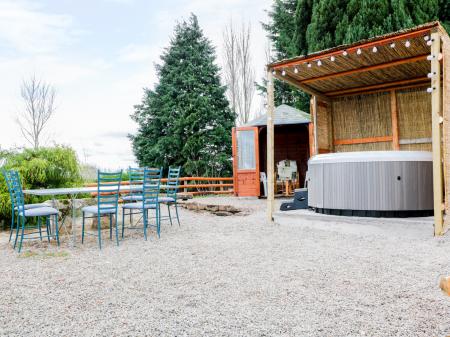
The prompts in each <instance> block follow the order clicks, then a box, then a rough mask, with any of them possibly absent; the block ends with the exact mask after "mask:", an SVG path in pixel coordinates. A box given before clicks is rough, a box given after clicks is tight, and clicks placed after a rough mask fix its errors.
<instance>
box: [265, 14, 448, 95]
mask: <svg viewBox="0 0 450 337" xmlns="http://www.w3.org/2000/svg"><path fill="white" fill-rule="evenodd" d="M436 31H440V32H442V33H444V34H446V33H445V30H444V29H443V28H442V26H441V25H440V23H439V22H431V23H427V24H424V25H421V26H417V27H414V28H411V29H407V30H403V31H399V32H395V33H391V34H387V35H383V36H378V37H374V38H371V39H368V40H364V41H359V42H357V43H353V44H350V45H343V46H339V47H336V48H332V49H328V50H323V51H320V52H317V53H313V54H310V55H307V56H300V57H295V58H292V59H287V60H282V61H279V62H274V63H272V64H270V65H268V69H269V70H270V71H272V72H273V74H274V76H275V77H276V78H278V79H280V80H282V81H285V82H288V83H291V84H293V85H296V86H298V87H300V88H301V89H303V90H304V91H306V92H309V93H311V94H318V95H323V96H328V97H337V96H342V95H346V94H351V93H362V92H365V91H369V90H372V91H373V90H376V89H389V88H394V87H398V86H400V85H411V86H420V85H425V84H427V83H429V82H430V80H429V79H428V78H427V74H428V73H429V72H430V61H429V60H427V56H428V55H430V48H431V47H430V45H429V44H430V42H428V41H430V39H431V35H430V34H431V33H432V32H436ZM427 42H428V44H427ZM358 50H359V51H358ZM345 54H346V55H345Z"/></svg>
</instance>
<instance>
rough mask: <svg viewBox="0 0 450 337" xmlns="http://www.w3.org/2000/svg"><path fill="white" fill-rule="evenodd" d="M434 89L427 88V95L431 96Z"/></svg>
mask: <svg viewBox="0 0 450 337" xmlns="http://www.w3.org/2000/svg"><path fill="white" fill-rule="evenodd" d="M434 89H435V88H434V87H430V88H427V93H429V94H431V93H432V92H433V90H434Z"/></svg>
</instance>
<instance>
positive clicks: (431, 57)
mask: <svg viewBox="0 0 450 337" xmlns="http://www.w3.org/2000/svg"><path fill="white" fill-rule="evenodd" d="M435 57H436V56H434V55H433V54H430V55H428V56H427V60H428V61H431V60H433V59H434V58H435Z"/></svg>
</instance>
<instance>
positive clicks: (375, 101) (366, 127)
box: [332, 93, 392, 152]
mask: <svg viewBox="0 0 450 337" xmlns="http://www.w3.org/2000/svg"><path fill="white" fill-rule="evenodd" d="M332 119H333V134H334V140H342V139H346V140H348V139H359V138H368V137H383V136H391V135H392V123H391V109H390V96H389V93H377V94H371V95H358V96H349V97H342V98H337V99H335V100H334V101H333V108H332ZM390 149H392V142H390V141H388V142H378V143H364V144H345V145H335V147H334V150H335V152H348V151H371V150H390Z"/></svg>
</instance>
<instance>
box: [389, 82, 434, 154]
mask: <svg viewBox="0 0 450 337" xmlns="http://www.w3.org/2000/svg"><path fill="white" fill-rule="evenodd" d="M397 110H398V123H399V138H400V150H409V151H431V99H430V94H429V93H427V92H426V91H425V88H419V89H410V90H402V91H397Z"/></svg>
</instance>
